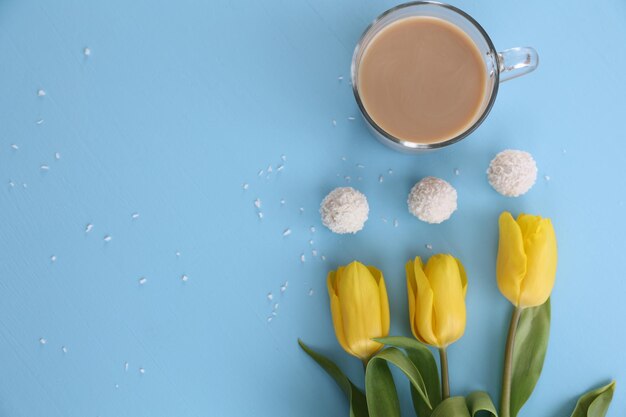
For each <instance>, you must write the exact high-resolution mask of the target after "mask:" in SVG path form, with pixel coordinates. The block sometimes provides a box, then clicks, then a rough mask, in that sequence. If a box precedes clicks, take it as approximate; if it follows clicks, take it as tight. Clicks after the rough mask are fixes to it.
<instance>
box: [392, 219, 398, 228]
mask: <svg viewBox="0 0 626 417" xmlns="http://www.w3.org/2000/svg"><path fill="white" fill-rule="evenodd" d="M399 225H400V222H399V221H398V219H393V227H398V226H399Z"/></svg>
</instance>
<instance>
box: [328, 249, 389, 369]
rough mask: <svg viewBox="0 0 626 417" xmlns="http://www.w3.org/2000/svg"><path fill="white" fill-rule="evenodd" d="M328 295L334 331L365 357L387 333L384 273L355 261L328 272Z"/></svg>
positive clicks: (353, 352)
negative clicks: (376, 340) (375, 339)
mask: <svg viewBox="0 0 626 417" xmlns="http://www.w3.org/2000/svg"><path fill="white" fill-rule="evenodd" d="M327 284H328V295H329V297H330V311H331V313H332V316H333V326H334V327H335V335H336V336H337V340H338V341H339V344H340V345H341V347H342V348H343V349H344V350H345V351H346V352H348V353H349V354H350V355H353V356H356V357H357V358H360V359H361V360H362V361H367V360H368V359H369V358H370V357H371V356H372V355H373V354H375V353H376V352H378V351H379V350H380V349H381V348H382V347H383V345H382V344H380V343H378V342H375V341H373V340H372V339H373V338H377V337H386V336H387V335H389V301H388V300H387V289H386V288H385V280H384V278H383V274H382V273H381V272H380V271H379V270H378V269H376V268H374V267H373V266H365V265H363V264H362V263H360V262H357V261H354V262H352V263H351V264H349V265H346V266H342V267H340V268H339V269H337V271H331V272H329V273H328V280H327Z"/></svg>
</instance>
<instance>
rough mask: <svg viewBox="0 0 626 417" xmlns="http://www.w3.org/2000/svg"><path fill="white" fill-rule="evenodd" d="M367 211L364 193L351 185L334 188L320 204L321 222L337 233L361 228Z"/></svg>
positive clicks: (350, 231)
mask: <svg viewBox="0 0 626 417" xmlns="http://www.w3.org/2000/svg"><path fill="white" fill-rule="evenodd" d="M369 211H370V208H369V205H368V204H367V198H366V197H365V195H364V194H363V193H361V192H359V191H357V190H355V189H354V188H352V187H339V188H335V189H334V190H332V191H331V192H330V193H329V194H328V195H327V196H326V197H325V198H324V200H323V201H322V204H321V205H320V214H321V215H322V223H323V224H324V226H326V227H328V228H329V229H330V230H331V231H333V232H335V233H339V234H344V233H356V232H358V231H359V230H361V229H363V225H364V224H365V222H366V221H367V216H368V215H369Z"/></svg>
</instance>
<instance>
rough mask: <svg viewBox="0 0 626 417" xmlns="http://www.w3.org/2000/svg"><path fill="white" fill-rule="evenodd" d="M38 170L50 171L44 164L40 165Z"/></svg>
mask: <svg viewBox="0 0 626 417" xmlns="http://www.w3.org/2000/svg"><path fill="white" fill-rule="evenodd" d="M39 169H41V170H42V171H49V170H50V167H49V166H48V165H45V164H44V165H41V166H40V167H39Z"/></svg>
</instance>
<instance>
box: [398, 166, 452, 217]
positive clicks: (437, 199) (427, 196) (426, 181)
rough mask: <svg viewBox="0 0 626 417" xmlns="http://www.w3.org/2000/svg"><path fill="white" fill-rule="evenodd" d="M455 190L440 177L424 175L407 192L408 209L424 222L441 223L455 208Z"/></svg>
mask: <svg viewBox="0 0 626 417" xmlns="http://www.w3.org/2000/svg"><path fill="white" fill-rule="evenodd" d="M456 198H457V194H456V190H455V189H454V187H453V186H452V185H450V183H449V182H447V181H444V180H442V179H441V178H435V177H426V178H423V179H422V180H421V181H420V182H418V183H417V184H415V185H414V186H413V188H412V189H411V192H410V193H409V199H408V200H407V203H408V204H409V211H410V212H411V214H413V215H414V216H415V217H417V218H418V219H420V220H422V221H424V222H426V223H441V222H443V221H446V220H448V219H449V218H450V216H452V213H454V211H455V210H456V207H457V205H456Z"/></svg>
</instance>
